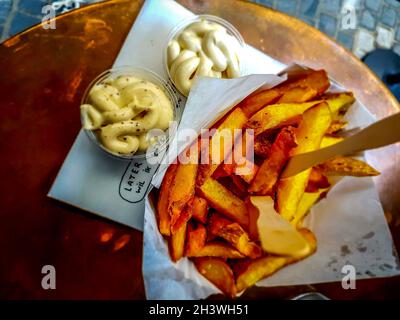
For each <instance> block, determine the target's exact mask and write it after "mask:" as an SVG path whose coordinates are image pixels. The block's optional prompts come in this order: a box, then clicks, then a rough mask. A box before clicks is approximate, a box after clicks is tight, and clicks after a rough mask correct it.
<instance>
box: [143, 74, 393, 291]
mask: <svg viewBox="0 0 400 320" xmlns="http://www.w3.org/2000/svg"><path fill="white" fill-rule="evenodd" d="M275 81H278V79H277V78H276V77H273V76H271V75H257V76H248V77H243V78H240V79H234V80H223V81H221V80H217V79H208V78H203V79H200V80H199V81H197V83H196V85H195V87H194V88H193V89H192V91H191V94H190V96H189V99H188V101H187V104H186V108H185V112H184V114H183V117H182V123H181V125H182V126H181V127H180V128H179V130H181V129H182V128H185V127H191V128H194V129H196V130H199V129H200V128H204V127H207V126H208V125H209V124H211V123H212V122H214V120H215V117H218V116H219V115H220V114H222V113H224V112H225V111H227V109H229V108H231V107H232V106H233V105H234V104H235V103H236V102H238V101H241V100H242V99H243V98H244V97H246V96H247V95H248V94H249V93H251V92H253V91H255V90H257V89H258V88H259V87H260V86H262V85H266V84H268V83H269V84H270V85H271V86H273V85H276V82H275ZM331 90H332V91H338V90H340V88H338V87H336V86H333V87H332V88H331ZM347 119H348V120H349V122H350V127H364V126H366V125H368V124H370V123H372V122H373V121H374V117H373V116H372V115H371V114H370V113H369V112H368V111H367V109H366V108H365V107H363V106H362V105H361V104H360V103H359V102H356V103H355V104H354V105H353V106H352V107H351V109H350V110H349V112H348V114H347ZM179 130H178V132H179ZM186 145H187V144H186ZM186 145H185V144H181V145H179V146H178V147H176V148H177V149H176V150H178V151H181V150H183V149H184V148H185V147H186ZM176 150H175V151H176ZM163 174H164V171H163V170H160V171H159V172H158V174H157V175H156V176H155V177H154V179H153V182H154V184H155V185H157V186H158V185H159V184H160V182H161V181H162V176H163ZM305 225H306V226H307V227H308V228H310V229H311V230H312V231H313V232H314V233H315V235H316V236H317V240H318V250H317V252H316V253H315V254H314V255H312V256H311V257H309V258H307V259H305V260H303V261H300V262H298V263H296V264H293V265H291V266H288V267H285V268H284V269H282V270H280V271H278V272H277V273H276V274H274V275H272V276H271V277H269V278H267V279H264V280H262V281H260V282H258V283H257V285H258V286H265V287H268V286H287V285H301V284H313V283H321V282H332V281H341V280H342V278H343V276H344V274H342V272H341V270H342V268H343V266H345V265H348V264H351V265H352V266H354V267H355V269H356V272H357V279H365V278H372V277H388V276H393V275H397V274H400V267H399V264H398V261H397V258H396V255H395V250H393V242H392V238H391V234H390V231H389V229H388V226H387V223H386V219H385V217H384V214H383V210H382V207H381V204H380V201H379V198H378V195H377V192H376V190H375V188H374V184H373V181H372V179H371V178H369V177H367V178H352V177H346V178H344V179H341V180H340V181H339V182H338V183H337V184H336V185H335V186H334V187H333V188H332V189H331V190H330V192H329V193H328V196H327V198H326V199H323V200H322V201H320V202H319V203H318V204H317V205H315V206H314V207H313V209H312V210H311V213H310V215H309V216H308V217H307V219H306V221H305ZM143 276H144V283H145V289H146V295H147V298H149V299H202V298H206V297H207V296H209V295H210V294H214V293H220V291H219V290H218V289H217V288H216V287H215V286H214V285H213V284H211V283H210V282H208V281H207V280H206V279H205V278H204V277H203V276H201V275H200V274H199V273H198V272H197V270H196V268H195V266H194V265H193V263H192V262H191V261H190V260H189V259H187V258H183V259H181V260H180V261H178V262H177V263H173V262H172V261H171V259H170V257H169V254H168V247H167V243H166V241H165V240H164V239H163V237H162V236H161V235H160V233H159V231H158V227H157V223H156V219H155V210H154V207H153V203H152V201H151V200H150V199H149V198H147V199H146V204H145V222H144V253H143Z"/></svg>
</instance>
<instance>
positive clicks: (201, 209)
mask: <svg viewBox="0 0 400 320" xmlns="http://www.w3.org/2000/svg"><path fill="white" fill-rule="evenodd" d="M207 214H208V204H207V201H206V200H205V199H203V198H200V197H197V196H195V197H194V199H193V205H192V217H193V218H194V219H196V220H197V221H199V222H202V223H206V222H207Z"/></svg>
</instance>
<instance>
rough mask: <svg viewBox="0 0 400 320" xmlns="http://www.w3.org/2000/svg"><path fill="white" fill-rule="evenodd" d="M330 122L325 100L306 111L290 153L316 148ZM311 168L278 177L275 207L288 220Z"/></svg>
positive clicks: (294, 153) (295, 207)
mask: <svg viewBox="0 0 400 320" xmlns="http://www.w3.org/2000/svg"><path fill="white" fill-rule="evenodd" d="M330 124H331V113H330V110H329V108H328V106H327V104H326V103H325V102H322V103H320V104H319V105H317V106H316V107H314V108H312V109H310V110H308V111H306V112H305V113H304V114H303V121H302V122H301V123H300V126H299V127H298V128H297V130H296V138H297V144H298V146H297V147H296V148H294V149H293V150H292V152H291V155H296V154H300V153H305V152H309V151H313V150H316V149H318V148H319V147H320V144H321V140H322V138H323V136H324V135H325V132H326V130H327V129H328V128H329V126H330ZM310 173H311V168H310V169H307V170H304V171H303V172H300V173H299V174H297V175H295V176H292V177H289V178H284V179H280V180H279V182H278V188H277V209H278V212H279V213H280V214H281V215H282V217H283V218H285V219H286V220H288V221H290V220H291V219H292V217H293V215H294V214H295V213H296V211H297V207H298V204H299V202H300V200H301V197H302V196H303V193H304V190H305V188H306V186H307V182H308V178H309V176H310Z"/></svg>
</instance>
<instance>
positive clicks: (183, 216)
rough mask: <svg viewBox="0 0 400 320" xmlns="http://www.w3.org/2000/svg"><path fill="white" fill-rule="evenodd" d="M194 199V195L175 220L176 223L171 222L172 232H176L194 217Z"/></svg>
mask: <svg viewBox="0 0 400 320" xmlns="http://www.w3.org/2000/svg"><path fill="white" fill-rule="evenodd" d="M193 200H194V197H192V198H190V199H189V201H188V202H187V204H186V205H185V206H184V207H183V209H182V211H181V213H180V214H179V216H178V218H177V219H176V220H175V222H174V224H171V233H172V234H174V233H176V232H177V231H178V229H179V228H180V227H181V226H182V225H183V224H184V223H187V222H188V221H189V220H190V218H191V217H192V213H193Z"/></svg>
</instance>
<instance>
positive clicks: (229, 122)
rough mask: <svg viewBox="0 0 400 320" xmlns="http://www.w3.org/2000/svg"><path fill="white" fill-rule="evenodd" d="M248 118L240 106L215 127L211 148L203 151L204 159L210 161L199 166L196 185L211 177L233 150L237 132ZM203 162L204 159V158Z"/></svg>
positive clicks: (238, 132)
mask: <svg viewBox="0 0 400 320" xmlns="http://www.w3.org/2000/svg"><path fill="white" fill-rule="evenodd" d="M247 120H248V118H247V117H246V115H245V114H244V113H243V111H242V110H241V109H240V108H236V109H235V110H234V111H233V112H232V113H230V114H229V115H228V116H227V117H226V118H225V120H224V121H222V122H221V123H220V125H219V126H218V127H217V128H215V129H216V132H215V133H214V135H213V136H212V137H211V139H210V144H209V150H208V152H207V150H206V152H205V153H204V152H203V150H202V152H201V157H202V159H203V158H204V157H205V158H206V159H208V163H206V164H201V165H200V166H199V174H198V176H197V180H196V185H197V186H200V185H201V184H202V183H203V182H204V180H205V179H206V178H208V177H211V176H212V174H213V173H214V171H215V170H216V169H217V168H218V165H219V164H220V163H222V162H223V161H224V160H225V158H226V157H227V155H228V154H229V153H230V152H231V151H232V147H233V143H234V142H235V139H236V136H237V134H240V131H238V130H237V129H242V128H243V126H244V125H245V124H246V122H247ZM202 162H203V160H202Z"/></svg>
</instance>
